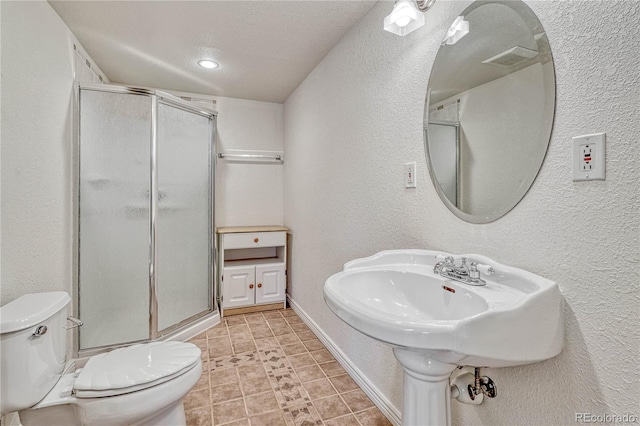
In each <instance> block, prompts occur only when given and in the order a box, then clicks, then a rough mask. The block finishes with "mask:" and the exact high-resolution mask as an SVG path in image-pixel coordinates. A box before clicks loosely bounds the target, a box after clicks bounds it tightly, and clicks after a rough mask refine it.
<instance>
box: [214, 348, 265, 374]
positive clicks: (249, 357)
mask: <svg viewBox="0 0 640 426" xmlns="http://www.w3.org/2000/svg"><path fill="white" fill-rule="evenodd" d="M259 361H260V359H259V358H258V353H257V352H245V353H242V354H235V355H226V356H222V357H217V358H211V359H210V360H209V370H211V371H213V370H215V369H218V368H230V367H242V366H244V365H251V364H257V363H258V362H259Z"/></svg>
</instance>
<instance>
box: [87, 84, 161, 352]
mask: <svg viewBox="0 0 640 426" xmlns="http://www.w3.org/2000/svg"><path fill="white" fill-rule="evenodd" d="M150 107H151V99H150V98H149V97H147V96H138V95H131V94H120V93H107V92H102V91H91V90H83V91H81V93H80V122H79V132H80V142H79V161H80V166H79V196H80V202H79V217H78V222H79V224H78V227H79V230H78V232H79V233H78V237H79V242H78V244H79V254H78V256H79V257H78V274H79V276H78V280H79V282H80V283H81V285H80V286H79V288H78V299H79V301H78V310H79V315H80V318H81V319H82V321H83V322H84V325H83V326H82V327H81V328H80V329H79V336H80V349H84V348H94V347H100V346H109V345H114V344H120V343H123V342H133V341H139V340H146V339H148V338H149V168H150V158H151V156H150V143H149V141H150V137H151V136H150V135H151V130H150V129H151V108H150Z"/></svg>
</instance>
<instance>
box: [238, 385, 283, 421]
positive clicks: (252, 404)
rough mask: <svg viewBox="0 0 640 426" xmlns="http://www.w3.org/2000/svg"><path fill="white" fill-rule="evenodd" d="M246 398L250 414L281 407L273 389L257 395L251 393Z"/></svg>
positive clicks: (253, 414)
mask: <svg viewBox="0 0 640 426" xmlns="http://www.w3.org/2000/svg"><path fill="white" fill-rule="evenodd" d="M244 400H245V402H246V405H247V412H248V413H249V415H250V416H255V415H257V414H263V413H266V412H269V411H274V410H279V409H280V405H279V404H278V401H276V396H275V394H274V393H273V391H272V390H270V391H267V392H263V393H258V394H255V395H249V396H247V397H245V398H244Z"/></svg>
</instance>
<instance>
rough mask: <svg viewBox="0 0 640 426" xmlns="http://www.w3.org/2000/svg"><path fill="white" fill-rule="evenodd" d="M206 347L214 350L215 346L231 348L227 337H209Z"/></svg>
mask: <svg viewBox="0 0 640 426" xmlns="http://www.w3.org/2000/svg"><path fill="white" fill-rule="evenodd" d="M207 345H208V347H209V348H214V347H216V346H231V339H230V338H229V336H220V337H209V341H208V343H207Z"/></svg>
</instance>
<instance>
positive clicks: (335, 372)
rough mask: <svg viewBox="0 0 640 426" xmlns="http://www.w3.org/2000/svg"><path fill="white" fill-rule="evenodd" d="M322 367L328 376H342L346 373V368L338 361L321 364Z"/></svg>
mask: <svg viewBox="0 0 640 426" xmlns="http://www.w3.org/2000/svg"><path fill="white" fill-rule="evenodd" d="M320 368H322V371H324V374H326V375H327V377H333V376H341V375H343V374H345V373H346V371H345V370H344V368H342V366H341V365H340V364H338V362H337V361H331V362H327V363H324V364H320Z"/></svg>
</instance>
